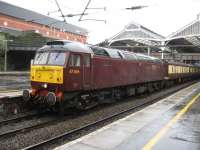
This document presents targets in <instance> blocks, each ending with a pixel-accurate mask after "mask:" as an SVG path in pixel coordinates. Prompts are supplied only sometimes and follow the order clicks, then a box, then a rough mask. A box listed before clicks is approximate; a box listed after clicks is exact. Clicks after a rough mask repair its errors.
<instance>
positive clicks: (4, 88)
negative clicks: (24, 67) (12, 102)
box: [0, 72, 30, 98]
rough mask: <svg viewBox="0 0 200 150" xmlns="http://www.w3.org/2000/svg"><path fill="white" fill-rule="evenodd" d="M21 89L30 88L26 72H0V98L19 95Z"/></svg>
mask: <svg viewBox="0 0 200 150" xmlns="http://www.w3.org/2000/svg"><path fill="white" fill-rule="evenodd" d="M23 89H30V79H29V73H28V72H0V98H2V97H17V96H21V95H22V91H23Z"/></svg>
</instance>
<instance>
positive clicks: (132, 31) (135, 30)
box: [107, 22, 165, 52]
mask: <svg viewBox="0 0 200 150" xmlns="http://www.w3.org/2000/svg"><path fill="white" fill-rule="evenodd" d="M164 39H165V37H163V36H161V35H159V34H157V33H155V32H153V31H151V30H149V29H148V28H146V27H144V26H142V25H140V24H138V23H135V22H131V23H129V24H128V25H127V26H125V27H124V29H123V30H122V31H121V32H119V33H118V34H116V35H115V36H113V37H111V38H110V39H108V41H107V42H108V45H109V46H111V47H119V48H125V49H129V50H130V49H131V50H133V49H134V50H136V51H138V52H143V51H142V50H145V49H147V48H145V46H146V47H148V46H150V47H154V46H155V47H154V48H153V49H152V50H160V49H159V48H156V45H161V44H162V41H164ZM143 46H144V47H143ZM129 47H130V48H129ZM131 47H132V48H131Z"/></svg>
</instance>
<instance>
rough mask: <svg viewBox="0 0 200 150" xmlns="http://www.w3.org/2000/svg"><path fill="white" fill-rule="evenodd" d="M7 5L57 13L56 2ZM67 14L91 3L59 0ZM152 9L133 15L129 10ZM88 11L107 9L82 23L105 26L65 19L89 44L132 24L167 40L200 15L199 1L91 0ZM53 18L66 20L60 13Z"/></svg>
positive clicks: (25, 1) (14, 0) (20, 1)
mask: <svg viewBox="0 0 200 150" xmlns="http://www.w3.org/2000/svg"><path fill="white" fill-rule="evenodd" d="M3 1H5V2H8V3H11V4H14V5H17V6H20V7H23V8H26V9H29V10H33V11H36V12H38V13H41V14H44V15H47V13H48V12H52V11H55V10H58V8H57V6H56V4H55V1H54V0H40V1H39V0H3ZM58 2H59V3H60V6H61V9H62V10H63V12H64V14H74V13H82V11H83V9H84V7H85V5H86V4H87V2H88V0H58ZM136 5H147V6H149V7H146V8H143V9H140V10H135V11H130V10H125V8H126V7H131V6H136ZM89 7H90V8H91V7H93V8H94V7H100V8H103V7H106V10H105V11H104V10H87V13H91V14H90V15H88V16H84V17H83V19H100V20H106V24H105V23H104V22H95V21H81V22H79V21H78V19H79V17H73V18H66V20H67V22H68V23H72V24H75V25H77V26H81V27H84V28H86V29H87V30H88V31H89V34H88V42H89V43H92V44H96V43H98V42H101V41H103V40H105V39H106V38H109V37H112V36H113V35H115V34H117V33H118V32H120V31H121V30H122V29H123V28H124V26H125V25H127V24H128V23H130V22H131V21H134V22H137V23H139V24H141V25H143V26H145V27H147V28H149V29H150V30H153V31H154V32H157V33H158V34H161V35H163V36H168V35H169V34H171V33H172V32H175V31H177V30H178V29H180V28H181V27H183V26H185V25H187V24H188V23H190V22H191V21H193V20H195V19H196V16H197V14H198V13H200V0H91V3H90V5H89ZM50 16H51V17H53V18H56V19H60V20H63V19H62V18H61V17H60V16H61V15H60V13H58V12H57V13H51V14H50Z"/></svg>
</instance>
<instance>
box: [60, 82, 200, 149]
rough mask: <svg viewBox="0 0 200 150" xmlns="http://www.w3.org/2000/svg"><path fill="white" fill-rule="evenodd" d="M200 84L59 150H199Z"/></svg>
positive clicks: (67, 144)
mask: <svg viewBox="0 0 200 150" xmlns="http://www.w3.org/2000/svg"><path fill="white" fill-rule="evenodd" d="M199 97H200V82H199V83H196V84H193V85H191V86H189V87H187V88H185V89H183V90H180V91H179V92H177V93H175V94H173V95H171V96H169V97H166V98H164V99H162V100H161V101H159V102H157V103H155V104H152V105H150V106H148V107H146V108H145V109H143V110H141V111H138V112H136V113H134V114H131V115H129V116H127V117H125V118H123V119H120V120H118V121H116V122H114V123H112V124H110V125H107V126H105V127H103V128H101V129H99V130H97V131H95V132H92V133H90V134H88V135H86V136H83V137H81V138H80V139H77V140H75V141H72V142H69V143H66V144H65V145H62V146H60V147H57V148H56V149H57V150H58V149H59V150H60V149H65V150H80V149H81V150H140V149H143V150H148V149H155V150H160V149H162V150H169V149H181V150H188V149H191V150H199V149H200V98H199Z"/></svg>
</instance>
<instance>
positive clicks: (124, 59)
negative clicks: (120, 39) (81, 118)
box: [23, 41, 200, 110]
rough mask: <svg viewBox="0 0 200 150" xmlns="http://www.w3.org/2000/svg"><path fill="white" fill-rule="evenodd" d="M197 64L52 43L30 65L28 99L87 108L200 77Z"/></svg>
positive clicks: (26, 97)
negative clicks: (169, 61) (170, 61)
mask: <svg viewBox="0 0 200 150" xmlns="http://www.w3.org/2000/svg"><path fill="white" fill-rule="evenodd" d="M199 72H200V70H199V68H197V67H194V66H189V65H186V64H176V63H166V62H164V61H162V60H160V59H157V58H154V57H149V56H146V55H142V54H135V53H133V52H128V51H123V50H118V49H107V48H102V47H97V46H90V45H85V44H81V43H78V42H72V41H52V42H48V43H47V45H45V46H43V47H42V48H40V49H39V50H38V51H37V53H36V56H35V58H34V60H33V61H32V63H31V73H30V80H31V88H32V89H31V92H29V91H28V90H24V92H23V98H24V100H25V101H27V102H31V103H35V104H43V105H45V106H48V108H52V109H56V110H57V109H59V110H60V109H62V110H63V109H64V108H67V107H76V108H79V109H88V108H90V107H93V106H95V105H97V104H99V103H107V102H110V101H113V100H116V99H120V98H121V97H123V96H132V95H135V94H136V93H143V92H145V91H152V90H155V89H159V88H161V87H164V86H167V85H169V84H173V82H177V81H178V82H181V81H183V80H186V79H189V78H191V77H196V76H198V75H199Z"/></svg>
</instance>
